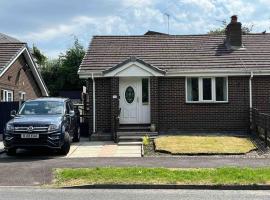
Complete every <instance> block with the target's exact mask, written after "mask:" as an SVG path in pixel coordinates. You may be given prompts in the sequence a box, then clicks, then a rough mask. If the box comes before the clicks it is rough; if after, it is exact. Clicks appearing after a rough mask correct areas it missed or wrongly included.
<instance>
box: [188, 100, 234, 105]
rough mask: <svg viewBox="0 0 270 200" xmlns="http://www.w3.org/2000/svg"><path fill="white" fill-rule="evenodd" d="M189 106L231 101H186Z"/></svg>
mask: <svg viewBox="0 0 270 200" xmlns="http://www.w3.org/2000/svg"><path fill="white" fill-rule="evenodd" d="M186 103H187V104H220V103H229V101H186Z"/></svg>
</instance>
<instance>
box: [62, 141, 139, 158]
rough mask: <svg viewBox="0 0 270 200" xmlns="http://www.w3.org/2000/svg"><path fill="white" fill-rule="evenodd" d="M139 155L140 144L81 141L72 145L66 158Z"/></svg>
mask: <svg viewBox="0 0 270 200" xmlns="http://www.w3.org/2000/svg"><path fill="white" fill-rule="evenodd" d="M83 157H86V158H87V157H89V158H91V157H141V146H140V145H118V144H115V143H114V142H110V141H109V142H107V141H106V142H100V141H94V142H93V141H83V142H80V143H77V145H76V147H72V148H71V151H70V153H69V154H68V155H67V156H66V158H83Z"/></svg>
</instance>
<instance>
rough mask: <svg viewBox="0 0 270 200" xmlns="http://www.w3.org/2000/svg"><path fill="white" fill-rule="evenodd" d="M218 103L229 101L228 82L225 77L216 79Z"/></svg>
mask: <svg viewBox="0 0 270 200" xmlns="http://www.w3.org/2000/svg"><path fill="white" fill-rule="evenodd" d="M216 101H227V82H226V78H224V77H217V78H216Z"/></svg>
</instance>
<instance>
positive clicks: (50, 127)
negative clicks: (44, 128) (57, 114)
mask: <svg viewBox="0 0 270 200" xmlns="http://www.w3.org/2000/svg"><path fill="white" fill-rule="evenodd" d="M58 129H59V126H58V125H56V124H51V125H50V126H49V128H48V131H49V132H52V131H56V130H58Z"/></svg>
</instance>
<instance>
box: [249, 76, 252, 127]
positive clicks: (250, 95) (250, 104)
mask: <svg viewBox="0 0 270 200" xmlns="http://www.w3.org/2000/svg"><path fill="white" fill-rule="evenodd" d="M252 79H253V72H252V71H251V72H250V78H249V110H250V112H249V121H250V123H251V122H252V114H251V112H252Z"/></svg>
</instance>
